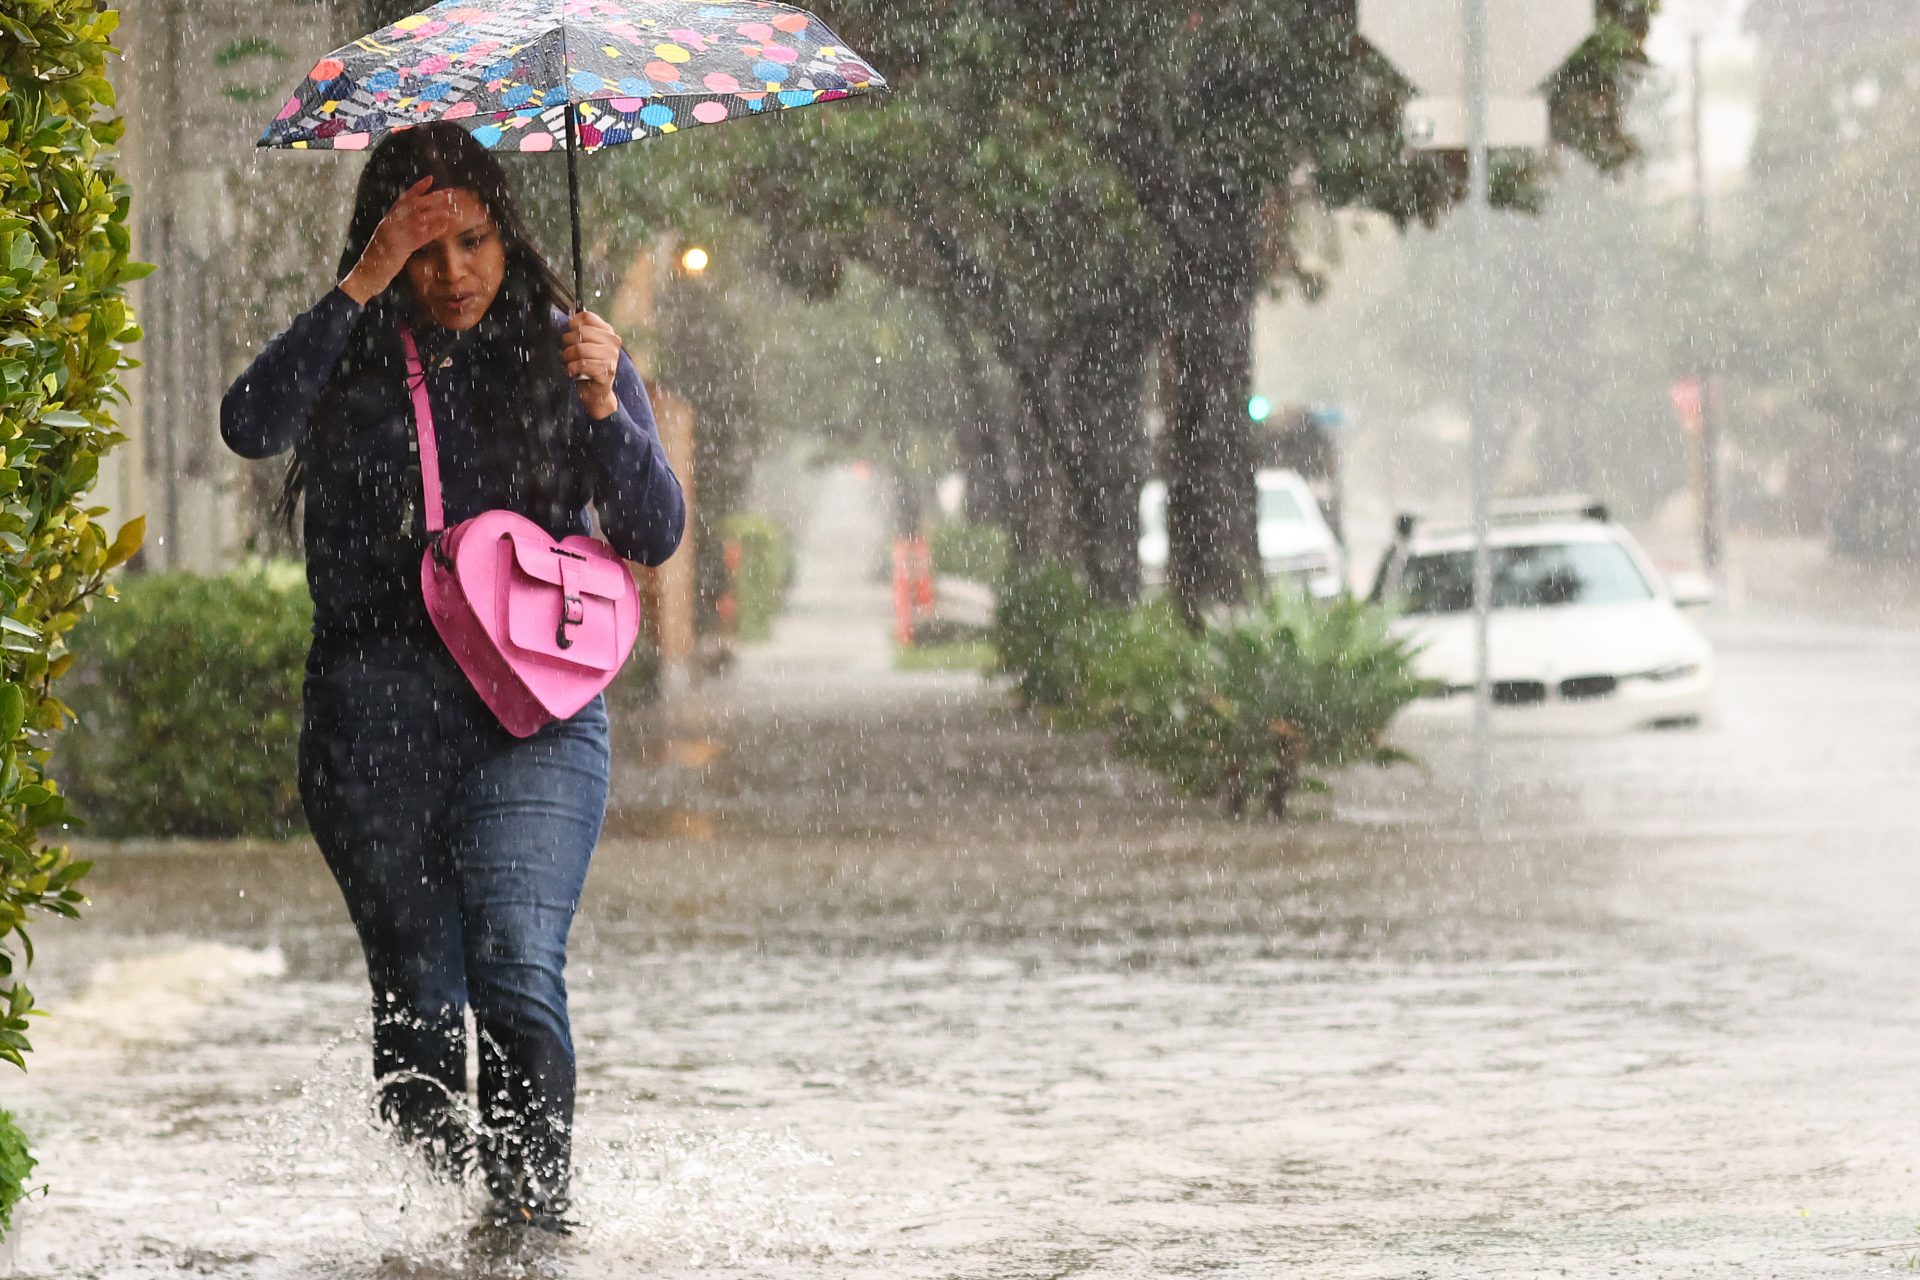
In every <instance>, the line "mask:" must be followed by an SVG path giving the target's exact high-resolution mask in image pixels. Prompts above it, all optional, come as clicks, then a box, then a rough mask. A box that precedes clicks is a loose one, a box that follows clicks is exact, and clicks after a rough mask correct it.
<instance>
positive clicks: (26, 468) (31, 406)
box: [0, 0, 145, 1164]
mask: <svg viewBox="0 0 1920 1280" xmlns="http://www.w3.org/2000/svg"><path fill="white" fill-rule="evenodd" d="M117 20H118V16H117V15H116V14H114V13H113V12H112V11H110V10H102V9H101V8H100V6H98V5H97V4H95V3H94V0H9V3H8V4H7V5H6V6H5V7H4V11H0V444H4V453H0V548H3V549H4V551H5V555H4V556H0V991H4V992H5V993H6V994H5V997H4V999H0V1060H5V1061H8V1062H12V1063H14V1064H15V1065H16V1066H24V1065H25V1059H24V1057H23V1055H24V1054H25V1052H26V1050H27V1048H28V1042H27V1036H26V1027H27V1021H26V1019H27V1016H28V1014H30V1013H31V1012H32V1006H33V997H32V995H31V994H30V993H29V992H28V990H27V987H26V985H25V983H24V982H23V981H21V973H20V970H21V969H22V968H23V967H24V965H25V964H30V963H31V962H32V959H33V947H32V944H31V943H30V941H29V940H28V935H27V933H26V927H27V925H28V922H29V921H30V920H32V919H33V918H34V917H35V916H37V915H40V914H43V913H44V914H53V915H59V916H73V915H76V914H78V912H79V910H80V907H81V906H82V905H83V904H84V902H85V899H84V898H82V897H81V895H80V891H79V889H78V888H77V885H78V882H79V880H80V879H81V877H82V876H84V875H85V874H86V871H87V864H86V863H84V862H74V861H72V860H71V859H70V858H69V856H68V854H67V851H66V850H65V849H62V848H48V847H46V846H45V845H44V844H43V842H42V840H41V838H40V832H41V831H43V830H58V829H60V826H61V823H62V822H63V820H64V819H65V816H66V811H65V799H64V797H63V796H61V795H60V794H58V792H57V791H56V790H55V788H54V787H53V785H52V784H51V783H50V782H49V780H48V778H47V776H46V773H47V770H46V766H47V757H48V755H49V754H50V752H51V750H52V745H53V743H52V740H53V737H54V735H55V734H57V733H58V732H59V731H60V729H61V728H62V727H63V726H64V725H65V723H66V721H67V720H68V718H69V715H68V712H67V709H66V708H65V707H64V706H63V705H62V704H61V702H60V701H59V699H57V698H56V697H55V696H54V694H53V683H54V681H55V680H57V679H58V678H59V677H60V676H61V675H62V674H63V673H64V672H65V671H66V669H67V667H68V665H69V664H70V663H71V661H72V657H71V655H70V654H69V653H68V652H67V651H66V636H67V633H68V632H69V631H70V630H71V629H72V628H73V626H74V624H75V623H77V622H78V621H79V620H80V618H81V616H82V615H83V614H84V613H85V612H86V609H87V606H88V603H89V602H90V601H91V600H93V599H95V598H96V597H98V596H100V595H101V594H103V593H105V592H106V591H107V590H108V588H107V586H106V577H107V571H108V570H109V569H111V568H113V567H114V566H115V565H118V564H120V563H121V562H123V561H125V560H126V559H127V558H128V557H130V556H132V555H133V553H134V552H135V551H136V550H137V549H138V548H139V545H140V536H141V526H140V524H139V523H138V522H135V523H133V524H131V525H129V526H127V527H126V528H124V529H122V530H121V531H120V532H119V535H118V536H116V537H109V536H108V534H107V531H106V530H105V529H104V528H102V526H101V524H100V523H99V522H100V519H101V517H103V516H105V515H106V511H105V509H104V508H101V507H88V506H86V505H85V502H86V497H85V495H86V492H87V490H88V489H89V488H90V487H91V486H92V484H93V481H94V477H95V475H96V474H97V473H98V471H99V467H100V458H101V456H102V455H103V454H105V453H106V452H107V451H108V450H109V449H110V448H112V447H113V446H114V445H115V444H118V443H119V442H120V441H121V439H122V437H121V436H119V435H118V434H116V433H115V432H114V429H113V423H112V420H111V416H110V406H111V404H112V402H113V400H114V399H115V398H116V397H117V396H118V395H119V392H118V389H117V387H116V379H117V377H118V373H119V370H120V369H121V368H122V367H123V366H124V365H125V364H126V363H127V361H126V359H125V357H124V355H123V353H122V347H123V345H124V344H126V343H129V342H132V341H134V340H135V339H137V338H138V337H139V330H138V329H137V328H135V327H134V323H133V315H132V312H131V311H130V310H129V308H128V306H127V303H126V300H125V289H124V286H125V284H126V283H127V282H128V281H130V280H133V279H136V278H138V277H139V276H141V275H143V274H145V268H142V267H140V266H138V265H136V264H134V263H131V262H129V261H128V246H129V236H128V231H127V201H128V197H127V191H126V188H125V187H124V186H123V185H122V184H121V183H119V182H118V181H117V180H116V179H115V176H114V173H113V170H112V168H111V167H110V166H109V165H108V164H107V163H106V159H105V157H106V156H107V154H108V153H109V151H110V149H111V148H112V147H113V146H114V144H115V143H117V142H118V141H119V138H120V133H121V124H120V122H119V121H117V120H107V119H104V118H103V112H104V111H105V110H107V109H110V108H111V107H112V106H113V89H112V86H111V85H109V84H108V82H107V79H106V74H105V67H106V59H107V55H108V54H109V53H111V52H112V50H111V48H110V46H109V45H108V43H107V41H108V38H109V37H110V36H111V34H112V32H113V29H114V26H115V24H116V22H117ZM16 1164H17V1161H16Z"/></svg>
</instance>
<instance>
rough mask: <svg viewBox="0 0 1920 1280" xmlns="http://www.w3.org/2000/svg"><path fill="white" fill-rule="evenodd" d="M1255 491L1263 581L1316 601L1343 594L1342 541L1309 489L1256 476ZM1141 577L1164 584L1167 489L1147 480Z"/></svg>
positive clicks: (1285, 476)
mask: <svg viewBox="0 0 1920 1280" xmlns="http://www.w3.org/2000/svg"><path fill="white" fill-rule="evenodd" d="M1254 486H1255V488H1256V489H1257V490H1258V491H1259V498H1260V507H1259V512H1260V514H1259V520H1260V523H1259V537H1260V562H1261V564H1262V566H1263V567H1264V569H1265V572H1266V577H1267V581H1269V582H1282V581H1293V582H1297V583H1299V584H1300V585H1301V586H1303V587H1304V588H1306V590H1307V592H1308V594H1310V595H1312V596H1313V597H1314V598H1315V599H1318V600H1326V599H1330V598H1332V597H1333V596H1337V595H1339V594H1340V592H1341V591H1342V590H1344V589H1345V584H1344V582H1343V581H1342V574H1341V564H1342V561H1343V553H1342V551H1341V549H1340V540H1339V539H1338V538H1336V537H1334V536H1333V530H1332V528H1330V527H1329V526H1328V524H1327V520H1326V517H1325V516H1323V515H1322V514H1321V513H1320V504H1319V502H1318V501H1316V500H1315V498H1314V496H1313V490H1311V489H1309V488H1308V487H1307V482H1306V481H1305V480H1302V479H1301V478H1300V475H1299V473H1298V472H1294V471H1281V470H1262V471H1257V472H1255V473H1254ZM1140 576H1141V579H1142V580H1143V581H1144V582H1145V583H1146V585H1147V586H1148V587H1149V588H1158V587H1162V586H1164V585H1165V584H1166V581H1167V486H1166V484H1165V482H1164V481H1160V480H1149V481H1147V483H1146V484H1145V485H1143V486H1141V489H1140Z"/></svg>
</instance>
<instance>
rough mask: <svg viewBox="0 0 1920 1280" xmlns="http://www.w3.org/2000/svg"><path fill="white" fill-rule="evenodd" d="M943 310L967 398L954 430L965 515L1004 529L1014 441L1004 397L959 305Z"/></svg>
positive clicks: (1007, 513) (1013, 464)
mask: <svg viewBox="0 0 1920 1280" xmlns="http://www.w3.org/2000/svg"><path fill="white" fill-rule="evenodd" d="M943 311H944V315H943V320H944V322H945V325H946V330H947V339H948V341H950V342H951V343H952V344H953V351H954V356H955V359H956V360H957V361H958V363H959V365H960V379H961V384H962V385H963V386H965V387H966V389H967V394H968V396H969V397H970V398H971V400H972V404H971V405H969V406H968V408H967V411H966V413H965V414H963V415H962V417H961V421H960V427H959V430H958V431H957V432H956V433H955V437H956V438H955V445H956V446H957V448H958V450H959V453H960V474H961V475H962V476H964V477H965V478H966V482H967V498H966V517H967V519H968V521H970V522H971V523H973V524H997V525H999V526H1001V527H1002V528H1005V527H1006V526H1007V523H1008V517H1009V515H1010V509H1009V502H1010V498H1009V494H1010V490H1011V484H1012V475H1013V472H1014V469H1015V459H1014V456H1013V442H1012V441H1010V440H1008V439H1006V431H1007V428H1006V413H1005V411H1004V399H1005V397H1004V394H1003V392H1002V389H1001V388H1000V387H999V386H997V385H996V384H995V379H994V378H993V376H992V371H991V370H990V369H989V367H988V364H987V361H986V359H985V357H984V356H983V355H982V354H981V351H980V345H979V339H978V338H977V337H976V335H975V334H974V331H973V329H972V328H971V327H970V326H969V325H968V324H967V322H966V320H965V318H964V317H962V316H961V315H960V314H959V311H958V308H955V307H947V308H944V309H943Z"/></svg>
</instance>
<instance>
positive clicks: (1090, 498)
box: [1061, 306, 1159, 606]
mask: <svg viewBox="0 0 1920 1280" xmlns="http://www.w3.org/2000/svg"><path fill="white" fill-rule="evenodd" d="M1141 315H1142V312H1141V311H1139V310H1137V309H1135V308H1132V307H1129V306H1116V307H1113V308H1109V309H1105V310H1104V311H1103V312H1102V313H1096V314H1095V315H1094V316H1091V317H1089V320H1090V321H1091V323H1089V324H1088V326H1087V329H1086V333H1087V337H1086V338H1085V339H1084V340H1083V342H1082V344H1081V346H1080V349H1079V350H1078V351H1076V352H1074V353H1073V355H1072V357H1071V359H1070V360H1069V362H1068V363H1067V366H1066V369H1065V371H1064V378H1063V401H1064V403H1063V404H1062V416H1063V418H1064V421H1063V423H1062V427H1063V430H1062V433H1061V436H1062V440H1063V444H1064V452H1065V453H1066V455H1067V456H1066V462H1067V464H1068V470H1069V472H1070V475H1069V481H1070V483H1071V486H1072V501H1073V513H1074V533H1075V544H1074V546H1075V551H1076V552H1077V558H1078V560H1079V562H1080V567H1081V570H1082V571H1083V572H1084V573H1085V575H1086V579H1087V585H1088V587H1089V589H1090V590H1091V592H1092V594H1093V598H1094V599H1095V600H1097V601H1099V602H1100V603H1101V604H1106V605H1116V606H1117V605H1127V604H1131V603H1133V601H1134V600H1136V599H1137V598H1138V597H1139V594H1140V485H1141V482H1142V480H1143V479H1144V476H1145V469H1146V459H1147V438H1146V428H1145V424H1144V422H1143V420H1142V415H1141V401H1142V397H1143V396H1144V394H1145V383H1146V374H1147V356H1148V354H1149V352H1150V351H1151V350H1152V349H1153V346H1154V343H1155V341H1156V339H1157V338H1158V337H1159V333H1158V325H1154V324H1142V323H1140V322H1139V317H1140V316H1141Z"/></svg>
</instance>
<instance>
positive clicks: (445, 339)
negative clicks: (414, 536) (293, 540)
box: [280, 123, 575, 529]
mask: <svg viewBox="0 0 1920 1280" xmlns="http://www.w3.org/2000/svg"><path fill="white" fill-rule="evenodd" d="M429 176H431V177H432V178H433V187H432V190H435V191H443V190H465V191H470V192H472V193H473V194H474V195H475V196H477V197H479V199H480V201H481V203H482V204H484V205H486V207H487V210H488V212H489V213H491V214H492V215H493V220H494V223H495V224H496V225H497V226H498V227H499V230H500V237H501V241H502V244H503V246H504V248H505V250H506V273H505V275H504V277H503V278H502V279H501V282H500V292H499V293H498V294H497V295H496V296H495V297H494V300H493V304H492V305H491V306H490V307H488V308H487V313H486V315H485V316H483V317H482V318H481V320H480V323H479V324H477V325H475V326H474V328H473V329H471V330H469V331H467V332H466V333H462V334H454V333H450V332H448V331H446V330H444V329H441V328H439V327H438V326H437V325H434V324H433V323H432V322H431V321H428V320H426V319H424V309H420V308H416V307H415V306H414V298H413V286H412V284H411V283H409V281H408V279H407V276H406V273H405V272H404V271H402V272H401V274H400V275H399V276H397V277H396V278H395V279H394V282H393V283H392V284H391V285H390V286H388V288H387V289H386V290H385V291H384V292H382V293H381V294H380V295H379V296H378V297H375V298H373V299H371V300H370V301H369V302H368V304H367V307H366V310H365V311H364V312H362V313H361V316H360V319H359V321H358V323H357V324H356V325H355V326H354V330H353V335H352V337H351V338H350V339H349V340H348V343H347V349H346V352H345V353H344V354H343V355H342V356H341V358H340V362H339V364H337V365H336V366H335V367H334V371H333V374H332V376H331V377H330V378H329V379H328V380H327V385H326V386H325V387H324V388H323V389H322V391H321V393H320V398H319V400H318V401H317V403H316V404H315V407H314V412H313V418H312V421H311V422H310V423H309V424H308V428H307V431H306V433H305V434H304V435H303V436H302V437H301V440H300V444H299V446H298V447H297V448H296V449H295V450H294V455H293V460H292V461H291V462H290V463H289V464H288V466H287V478H286V484H285V486H284V488H283V490H282V493H281V503H280V514H281V518H282V519H283V520H285V521H286V523H287V526H288V528H289V529H291V528H292V525H293V519H294V513H295V512H296V510H297V509H298V508H299V505H300V500H301V498H302V497H303V496H304V495H305V493H306V489H307V485H308V482H309V481H310V480H311V478H312V477H313V475H314V474H315V470H316V466H315V463H316V459H318V458H321V457H326V456H330V455H332V454H334V453H335V452H336V451H338V450H342V449H348V448H351V447H352V445H353V436H354V434H355V433H356V432H357V431H360V430H363V429H365V428H367V427H368V426H371V425H373V424H370V423H367V422H365V421H356V420H355V419H356V416H357V415H356V414H354V413H353V412H352V408H353V406H355V405H364V404H366V403H367V402H368V400H369V397H368V396H366V394H365V391H366V390H367V388H368V387H369V386H370V385H372V384H374V383H375V382H377V380H380V379H392V380H394V381H395V382H399V381H401V380H403V379H404V378H405V376H406V361H405V357H404V356H403V355H402V354H401V351H400V330H401V328H402V326H403V325H407V324H412V326H413V328H414V337H415V340H416V341H417V342H418V343H419V346H420V355H421V359H422V360H423V361H424V362H425V363H426V366H427V367H428V368H432V367H433V365H434V364H435V363H436V362H437V361H439V360H440V359H441V358H442V357H444V356H446V355H448V354H449V353H450V352H451V351H452V350H453V349H454V348H455V347H456V346H458V347H460V348H461V349H462V350H463V351H464V352H465V354H466V357H467V362H468V365H469V367H470V368H471V369H472V371H473V396H472V402H471V403H472V406H473V413H474V417H475V425H476V427H477V428H478V431H479V435H480V439H481V448H482V450H483V451H484V453H485V455H486V456H485V459H484V462H485V465H486V466H487V467H489V468H494V467H503V468H512V469H514V471H515V472H517V474H519V475H521V476H523V477H525V478H526V479H527V480H528V482H529V484H530V486H531V489H530V492H531V498H532V501H531V503H530V504H529V507H528V509H527V511H526V514H528V515H529V516H532V517H533V518H535V519H536V520H539V521H541V522H542V523H544V524H547V525H548V526H550V527H551V526H554V525H557V524H559V523H561V522H562V520H563V519H564V517H565V508H566V506H567V505H569V504H570V499H569V495H568V494H567V493H566V492H565V490H566V488H567V484H566V481H567V479H568V477H567V476H566V475H564V474H563V469H564V460H565V459H566V458H567V457H568V456H570V454H571V452H572V451H571V449H570V448H569V447H568V446H569V444H570V439H569V436H570V431H569V427H570V425H571V422H572V419H573V409H574V403H575V392H574V390H573V387H572V384H571V382H570V381H569V380H568V378H567V374H566V367H565V364H564V363H563V361H562V358H561V350H560V335H559V332H558V330H557V329H556V328H555V325H554V318H553V309H554V308H555V307H559V308H561V309H562V310H564V311H571V310H572V309H573V296H572V294H571V292H570V291H569V290H568V289H567V287H566V286H565V285H564V284H562V283H561V281H560V278H559V277H558V276H557V275H556V274H555V273H554V270H553V268H552V267H551V266H549V265H548V264H547V261H546V259H545V258H544V257H542V256H541V254H540V251H539V249H538V248H536V247H535V245H534V243H533V241H532V239H531V238H530V237H529V236H528V234H527V231H526V227H525V224H524V223H522V222H521V220H520V214H519V210H518V209H517V208H516V206H515V204H514V200H513V193H512V192H511V190H510V189H509V188H508V185H507V175H506V172H505V170H503V169H502V168H501V167H500V162H499V161H498V160H496V159H494V157H493V156H492V155H491V154H490V153H489V152H488V151H487V149H486V148H485V147H483V146H481V145H480V144H479V143H478V142H476V141H474V139H473V137H472V135H470V134H469V133H468V132H467V131H466V130H465V129H462V128H461V127H460V126H459V125H456V124H447V123H435V124H428V125H421V126H419V127H417V128H412V129H406V130H402V131H399V132H396V133H390V134H388V135H387V136H386V137H385V138H383V139H382V140H381V141H380V144H379V145H378V146H376V147H375V148H374V150H373V153H372V155H371V156H369V157H368V159H367V165H366V168H365V169H363V170H362V171H361V173H360V185H359V189H358V191H357V192H356V194H355V196H354V201H353V218H352V221H351V222H350V223H349V224H348V227H347V243H346V247H345V248H344V249H343V250H342V251H341V254H340V266H339V274H338V275H337V276H336V277H335V278H336V279H345V278H346V276H347V273H348V272H350V271H352V270H353V268H354V266H355V265H356V264H357V263H358V262H359V261H360V255H361V254H363V253H364V252H366V248H367V245H368V244H370V243H371V242H372V240H373V234H374V232H375V231H376V230H377V229H378V228H379V226H380V221H381V219H382V218H384V217H386V215H387V211H388V210H389V209H391V208H392V207H393V203H394V201H396V200H398V199H399V198H400V196H401V194H402V193H403V192H405V191H406V190H407V189H408V188H409V187H411V186H413V185H414V184H415V183H416V182H418V181H420V179H422V178H425V177H429ZM396 518H397V516H396Z"/></svg>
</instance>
